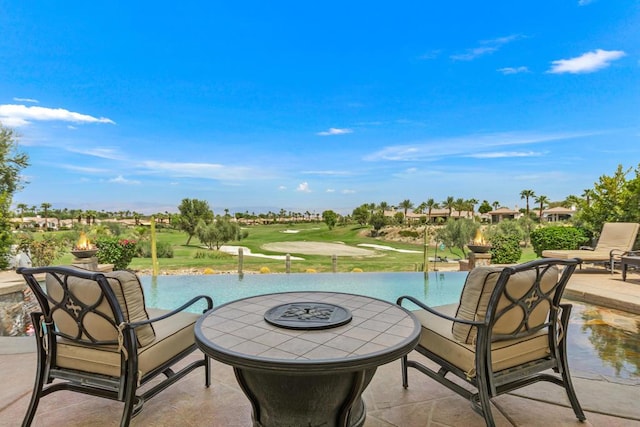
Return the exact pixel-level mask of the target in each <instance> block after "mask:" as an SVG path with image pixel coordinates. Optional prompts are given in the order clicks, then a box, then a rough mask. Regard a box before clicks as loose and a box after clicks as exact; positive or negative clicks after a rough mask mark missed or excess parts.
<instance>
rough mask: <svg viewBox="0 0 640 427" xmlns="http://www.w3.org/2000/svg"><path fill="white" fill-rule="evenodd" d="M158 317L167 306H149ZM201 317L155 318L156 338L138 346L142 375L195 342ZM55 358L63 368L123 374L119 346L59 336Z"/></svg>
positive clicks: (179, 315)
mask: <svg viewBox="0 0 640 427" xmlns="http://www.w3.org/2000/svg"><path fill="white" fill-rule="evenodd" d="M149 312H150V314H151V315H152V316H154V317H158V316H160V315H162V314H164V313H166V311H165V310H156V309H149ZM199 317H200V315H199V314H196V313H187V312H181V313H178V314H176V315H174V316H171V317H169V318H167V319H163V320H160V321H158V322H154V323H153V325H154V328H155V332H156V333H155V339H154V341H153V342H152V343H151V344H149V345H147V346H145V347H141V348H139V349H138V357H139V358H138V370H139V371H140V372H141V378H143V377H144V376H145V375H146V374H147V373H149V372H151V371H152V370H153V369H155V368H157V367H158V366H160V365H162V364H163V363H165V362H166V361H167V360H169V359H171V358H172V357H174V356H176V355H178V354H180V353H181V352H183V351H185V350H186V349H188V348H189V347H191V346H192V345H194V343H195V338H194V332H193V327H194V324H195V322H196V320H198V318H199ZM57 348H58V353H57V359H56V362H57V364H58V366H60V367H61V368H68V369H76V370H80V371H85V372H92V373H97V374H102V375H108V376H111V377H119V376H120V352H119V351H118V348H117V346H103V347H100V348H96V347H89V346H86V345H81V344H77V343H75V342H72V341H70V340H66V339H64V338H59V339H58V345H57Z"/></svg>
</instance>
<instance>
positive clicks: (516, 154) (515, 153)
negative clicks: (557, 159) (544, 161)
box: [465, 151, 543, 159]
mask: <svg viewBox="0 0 640 427" xmlns="http://www.w3.org/2000/svg"><path fill="white" fill-rule="evenodd" d="M542 155H543V153H540V152H536V151H496V152H492V153H477V154H470V155H468V156H465V157H472V158H474V159H499V158H504V157H507V158H512V157H538V156H542Z"/></svg>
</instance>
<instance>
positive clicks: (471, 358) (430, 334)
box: [413, 304, 549, 377]
mask: <svg viewBox="0 0 640 427" xmlns="http://www.w3.org/2000/svg"><path fill="white" fill-rule="evenodd" d="M434 309H435V310H436V311H439V312H441V313H443V314H447V315H449V316H453V315H454V314H455V312H456V310H457V304H451V305H446V306H439V307H434ZM413 314H415V315H416V317H417V318H418V320H419V321H420V323H421V324H422V333H421V335H420V341H419V343H418V345H420V346H422V347H424V348H426V349H428V350H429V351H431V352H432V353H434V354H436V355H438V356H440V357H441V358H443V359H445V360H447V361H449V362H450V363H451V364H453V365H454V366H456V367H458V368H460V369H461V370H462V371H463V372H466V373H467V375H468V376H469V377H474V376H475V346H474V345H471V344H466V343H462V342H460V341H458V340H457V339H456V338H455V337H454V336H453V333H452V323H453V322H452V321H450V320H446V319H443V318H441V317H438V316H436V315H434V314H431V313H429V312H428V311H426V310H416V311H413ZM548 356H549V345H548V338H547V331H546V329H543V330H541V331H538V332H537V333H535V334H533V335H530V336H528V337H526V338H524V339H520V340H505V341H499V342H494V343H492V344H491V366H492V369H493V371H494V372H498V371H501V370H503V369H508V368H512V367H514V366H518V365H521V364H523V363H527V362H532V361H534V360H538V359H543V358H546V357H548Z"/></svg>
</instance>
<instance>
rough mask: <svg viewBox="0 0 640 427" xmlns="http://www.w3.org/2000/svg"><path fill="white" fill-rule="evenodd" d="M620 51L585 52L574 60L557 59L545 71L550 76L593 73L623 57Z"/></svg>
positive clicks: (599, 50)
mask: <svg viewBox="0 0 640 427" xmlns="http://www.w3.org/2000/svg"><path fill="white" fill-rule="evenodd" d="M625 55H626V53H624V52H623V51H621V50H602V49H596V50H594V51H593V52H587V53H585V54H582V55H580V56H578V57H575V58H570V59H558V60H557V61H552V62H551V64H552V65H551V69H550V70H549V71H547V72H548V73H551V74H562V73H571V74H578V73H593V72H594V71H598V70H601V69H603V68H607V67H608V66H609V65H610V63H611V62H612V61H615V60H616V59H620V58H622V57H623V56H625Z"/></svg>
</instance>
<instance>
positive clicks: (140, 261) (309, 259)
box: [55, 223, 536, 273]
mask: <svg viewBox="0 0 640 427" xmlns="http://www.w3.org/2000/svg"><path fill="white" fill-rule="evenodd" d="M369 229H370V228H369V227H361V226H354V225H349V226H343V227H335V228H334V229H333V230H329V229H328V227H327V226H326V225H325V224H324V223H313V224H293V225H292V224H282V225H281V224H273V225H257V226H251V227H247V228H246V230H247V231H248V232H249V235H248V237H247V238H245V239H242V240H241V241H231V242H228V243H227V244H228V245H237V246H245V247H247V248H249V249H250V250H251V252H253V253H262V254H266V255H284V254H283V253H281V252H272V251H267V250H265V249H263V247H262V246H263V245H264V244H266V243H275V242H299V241H307V242H326V243H343V244H346V245H350V246H356V245H358V244H360V243H369V244H377V245H385V246H391V247H393V248H396V249H409V250H414V251H420V253H415V254H414V253H401V252H395V251H376V255H375V256H364V257H363V256H358V257H353V256H352V257H348V256H339V257H338V260H337V271H340V272H350V271H352V270H353V269H354V268H359V269H362V270H363V271H367V272H371V271H421V270H420V269H421V268H422V263H423V260H424V255H423V253H422V250H423V245H422V244H410V243H400V242H392V241H385V240H380V239H375V238H372V237H369V233H368V230H369ZM243 230H245V229H243ZM285 230H297V231H298V232H297V233H284V231H285ZM363 231H365V232H364V233H363ZM157 239H158V242H167V243H169V244H170V245H171V247H172V248H173V254H174V256H173V258H160V259H159V260H158V263H159V267H160V271H161V272H162V271H169V270H184V269H194V270H196V271H203V270H204V269H205V268H210V269H213V270H214V271H215V272H228V271H237V270H238V257H237V256H234V255H229V254H225V253H221V252H218V251H212V250H208V249H206V248H205V247H204V246H203V245H202V244H201V243H200V242H199V240H198V239H197V238H196V237H193V238H192V239H191V242H190V243H189V245H187V244H186V242H187V235H186V234H185V233H184V232H180V231H176V230H171V229H166V228H164V229H163V228H160V229H158V230H157ZM435 249H436V248H435V247H433V246H430V247H429V254H428V256H429V257H433V256H434V255H435ZM437 254H438V255H439V256H442V257H445V256H446V257H448V258H449V259H455V258H459V253H458V254H454V253H452V252H451V251H450V250H449V249H448V248H445V250H444V251H443V250H440V249H438V253H437ZM291 256H297V257H301V258H304V260H294V261H291V272H294V273H299V272H305V271H307V270H309V269H313V270H315V271H317V272H331V271H332V269H333V267H332V259H331V256H330V255H305V254H296V253H291ZM535 258H536V255H535V253H534V252H533V250H532V249H531V248H530V247H529V248H525V249H524V250H523V255H522V258H521V261H522V262H524V261H529V260H532V259H535ZM71 262H72V256H71V254H69V253H67V254H64V255H63V256H62V257H60V258H58V259H57V260H56V261H55V264H70V263H71ZM262 267H267V268H269V270H270V271H271V272H274V273H277V272H285V262H284V261H283V260H274V259H269V258H258V257H252V256H244V265H243V271H245V272H258V271H260V269H261V268H262ZM129 268H131V269H133V270H150V269H151V268H152V264H151V258H134V259H133V261H132V262H131V264H130V265H129ZM433 268H434V266H433V263H429V269H430V270H432V269H433Z"/></svg>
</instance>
